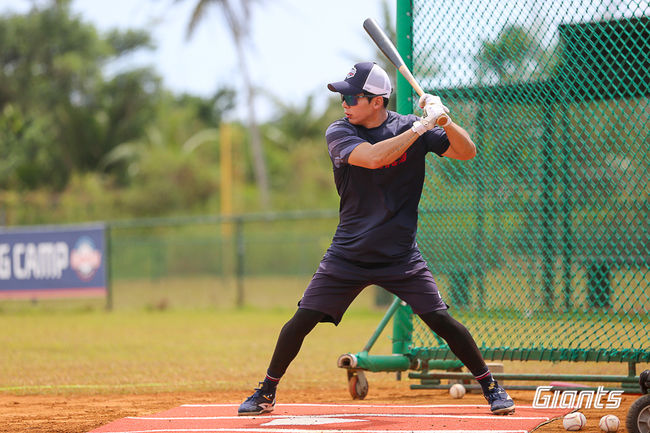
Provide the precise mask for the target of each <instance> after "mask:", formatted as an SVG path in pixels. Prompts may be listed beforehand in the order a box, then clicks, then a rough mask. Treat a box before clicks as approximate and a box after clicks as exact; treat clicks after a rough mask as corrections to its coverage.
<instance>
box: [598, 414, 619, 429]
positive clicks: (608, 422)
mask: <svg viewBox="0 0 650 433" xmlns="http://www.w3.org/2000/svg"><path fill="white" fill-rule="evenodd" d="M620 425H621V422H620V421H619V420H618V417H617V416H616V415H605V416H604V417H602V418H601V419H600V422H599V423H598V427H600V429H601V430H602V431H605V432H614V431H616V430H618V427H619V426H620Z"/></svg>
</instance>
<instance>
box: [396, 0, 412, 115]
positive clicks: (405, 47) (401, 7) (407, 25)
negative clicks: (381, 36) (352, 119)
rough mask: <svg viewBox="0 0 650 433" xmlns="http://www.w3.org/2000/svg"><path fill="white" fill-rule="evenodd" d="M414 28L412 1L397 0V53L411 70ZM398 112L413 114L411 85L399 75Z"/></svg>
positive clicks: (397, 87) (397, 86) (397, 84)
mask: <svg viewBox="0 0 650 433" xmlns="http://www.w3.org/2000/svg"><path fill="white" fill-rule="evenodd" d="M412 27H413V13H412V12H411V0H397V25H396V31H397V36H396V37H397V41H396V43H397V51H398V52H399V54H400V55H401V56H402V59H404V64H405V65H406V67H407V68H409V70H412V66H413V40H412V39H411V29H412ZM396 89H397V112H398V113H400V114H409V113H412V112H413V97H412V95H413V91H412V89H411V85H410V84H409V82H408V81H406V78H404V77H402V74H400V73H397V83H396Z"/></svg>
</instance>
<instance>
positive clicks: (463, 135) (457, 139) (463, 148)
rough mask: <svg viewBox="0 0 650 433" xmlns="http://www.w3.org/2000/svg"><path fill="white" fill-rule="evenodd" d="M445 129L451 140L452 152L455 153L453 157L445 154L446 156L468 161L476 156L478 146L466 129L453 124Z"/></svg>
mask: <svg viewBox="0 0 650 433" xmlns="http://www.w3.org/2000/svg"><path fill="white" fill-rule="evenodd" d="M444 129H445V133H446V134H447V138H448V139H449V147H450V150H451V151H452V152H453V154H452V155H447V153H445V156H451V157H452V158H454V159H460V160H468V159H472V158H474V157H475V156H476V145H475V144H474V142H473V141H472V139H471V138H470V136H469V133H468V132H467V131H466V130H465V129H464V128H462V127H460V126H458V125H457V124H455V123H454V122H451V123H450V124H449V125H447V126H445V127H444Z"/></svg>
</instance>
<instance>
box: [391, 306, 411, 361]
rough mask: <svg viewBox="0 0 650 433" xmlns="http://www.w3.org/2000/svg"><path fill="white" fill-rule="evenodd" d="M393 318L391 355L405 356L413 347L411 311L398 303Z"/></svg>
mask: <svg viewBox="0 0 650 433" xmlns="http://www.w3.org/2000/svg"><path fill="white" fill-rule="evenodd" d="M399 304H400V305H399V308H397V310H396V311H395V317H394V318H393V355H407V354H409V353H410V350H411V346H412V345H413V310H411V307H409V306H408V305H406V304H405V303H403V302H401V301H400V303H399Z"/></svg>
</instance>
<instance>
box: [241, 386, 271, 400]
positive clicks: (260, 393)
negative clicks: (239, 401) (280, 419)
mask: <svg viewBox="0 0 650 433" xmlns="http://www.w3.org/2000/svg"><path fill="white" fill-rule="evenodd" d="M258 385H259V388H255V392H254V393H253V395H251V396H250V397H248V399H247V400H255V399H257V398H258V397H264V398H265V399H266V400H269V401H271V400H273V396H274V395H275V391H272V390H270V389H266V390H265V389H264V388H265V387H264V382H259V383H258ZM264 394H266V395H264ZM269 397H271V398H269Z"/></svg>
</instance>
